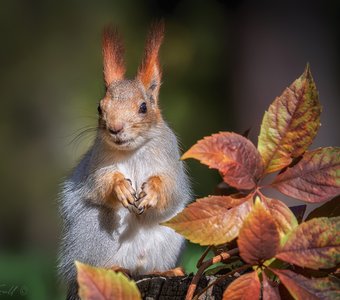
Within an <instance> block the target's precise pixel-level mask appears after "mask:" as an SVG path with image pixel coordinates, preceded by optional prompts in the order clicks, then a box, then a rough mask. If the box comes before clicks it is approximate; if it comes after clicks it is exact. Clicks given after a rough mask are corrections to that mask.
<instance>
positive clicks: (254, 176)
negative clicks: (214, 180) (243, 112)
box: [182, 132, 263, 190]
mask: <svg viewBox="0 0 340 300" xmlns="http://www.w3.org/2000/svg"><path fill="white" fill-rule="evenodd" d="M187 158H195V159H198V160H199V161H200V162H201V163H203V164H206V165H208V166H209V167H210V168H213V169H218V170H219V171H220V173H221V174H222V177H223V180H224V181H225V182H226V183H228V184H229V185H231V186H233V187H235V188H237V189H241V190H250V189H253V188H254V187H255V186H256V183H257V181H258V179H259V178H260V177H261V176H262V173H263V163H262V159H261V156H260V154H259V152H258V151H257V149H256V147H255V146H254V145H253V143H252V142H250V141H249V140H248V139H246V138H245V137H243V136H241V135H239V134H236V133H233V132H220V133H218V134H213V135H212V136H208V137H205V138H204V139H203V140H200V141H198V142H197V143H196V144H195V145H194V146H192V147H191V148H190V149H189V150H188V151H187V152H186V153H184V154H183V156H182V159H187Z"/></svg>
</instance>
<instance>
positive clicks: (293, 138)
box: [258, 66, 321, 173]
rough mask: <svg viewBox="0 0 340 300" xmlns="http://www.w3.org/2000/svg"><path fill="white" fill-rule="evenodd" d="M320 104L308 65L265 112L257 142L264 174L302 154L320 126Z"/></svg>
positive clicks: (282, 166)
mask: <svg viewBox="0 0 340 300" xmlns="http://www.w3.org/2000/svg"><path fill="white" fill-rule="evenodd" d="M320 113H321V106H320V104H319V100H318V92H317V90H316V86H315V83H314V80H313V78H312V75H311V72H310V69H309V66H307V67H306V70H305V72H304V73H303V74H302V75H301V77H300V78H298V79H297V80H295V81H294V82H293V83H292V84H291V86H290V87H288V88H286V89H285V90H284V92H283V94H282V95H281V96H280V97H278V98H276V99H275V101H274V102H273V103H272V104H271V105H270V106H269V109H268V111H266V112H265V114H264V117H263V121H262V125H261V131H260V136H259V142H258V150H259V152H260V153H261V155H262V158H263V161H264V166H265V173H271V172H275V171H278V170H280V169H282V168H284V167H286V166H288V165H289V164H290V163H291V161H292V158H294V157H298V156H300V155H301V154H303V153H304V152H305V151H306V149H307V148H308V146H309V145H310V144H311V143H312V141H313V139H314V137H315V136H316V134H317V131H318V129H319V126H320Z"/></svg>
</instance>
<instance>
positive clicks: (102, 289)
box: [75, 261, 142, 300]
mask: <svg viewBox="0 0 340 300" xmlns="http://www.w3.org/2000/svg"><path fill="white" fill-rule="evenodd" d="M75 264H76V267H77V280H78V284H79V297H80V298H81V299H82V300H99V299H100V300H139V299H142V297H141V295H140V292H139V290H138V288H137V285H136V283H135V282H134V281H132V280H129V279H128V278H127V277H126V276H124V275H123V274H122V273H116V272H114V271H112V270H109V269H104V268H95V267H91V266H89V265H86V264H83V263H81V262H79V261H76V262H75Z"/></svg>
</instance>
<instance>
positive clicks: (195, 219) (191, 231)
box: [162, 195, 253, 246]
mask: <svg viewBox="0 0 340 300" xmlns="http://www.w3.org/2000/svg"><path fill="white" fill-rule="evenodd" d="M252 201H253V200H252V195H248V196H247V197H246V198H239V199H237V198H233V197H231V196H210V197H206V198H202V199H198V200H197V201H196V202H194V203H192V204H189V205H188V206H187V207H186V208H185V209H184V210H183V211H182V212H180V213H179V214H177V215H176V216H175V217H173V218H172V219H171V220H169V221H167V222H165V223H162V225H165V226H168V227H170V228H173V229H174V230H176V232H178V233H180V234H181V235H183V236H184V237H185V238H187V239H188V240H190V241H191V242H193V243H199V244H201V245H202V246H204V245H220V244H224V243H227V242H229V241H231V240H233V239H235V238H236V237H237V235H238V232H239V230H240V228H241V226H242V224H243V220H244V219H245V218H246V216H247V215H248V213H249V212H250V210H251V208H252V206H253V202H252Z"/></svg>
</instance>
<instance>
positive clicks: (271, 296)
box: [261, 272, 281, 300]
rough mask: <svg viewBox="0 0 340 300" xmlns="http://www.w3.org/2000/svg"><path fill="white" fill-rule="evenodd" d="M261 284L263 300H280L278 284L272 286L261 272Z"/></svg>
mask: <svg viewBox="0 0 340 300" xmlns="http://www.w3.org/2000/svg"><path fill="white" fill-rule="evenodd" d="M261 274H262V278H263V280H262V286H263V300H280V299H281V297H280V294H279V288H278V286H273V283H271V282H270V281H269V279H268V277H267V275H266V273H265V272H262V273H261Z"/></svg>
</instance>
